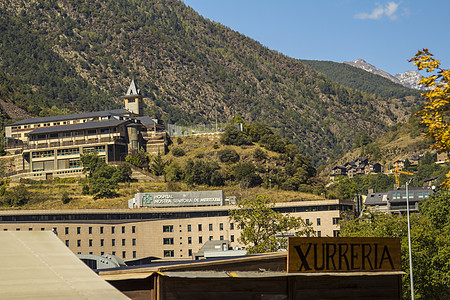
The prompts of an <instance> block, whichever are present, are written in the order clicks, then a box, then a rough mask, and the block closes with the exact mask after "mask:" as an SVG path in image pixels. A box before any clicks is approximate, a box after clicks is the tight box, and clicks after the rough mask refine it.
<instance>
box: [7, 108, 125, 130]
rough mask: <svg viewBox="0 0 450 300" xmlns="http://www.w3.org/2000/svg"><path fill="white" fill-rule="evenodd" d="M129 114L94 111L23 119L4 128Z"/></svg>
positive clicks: (115, 110) (114, 111)
mask: <svg viewBox="0 0 450 300" xmlns="http://www.w3.org/2000/svg"><path fill="white" fill-rule="evenodd" d="M129 113H130V112H129V111H128V110H126V109H123V108H120V109H112V110H103V111H94V112H88V113H79V114H69V115H59V116H50V117H40V118H31V119H24V120H20V121H17V122H14V123H12V124H8V125H6V126H16V125H25V124H33V123H44V122H56V121H65V120H73V119H83V118H93V117H107V116H118V115H119V116H122V115H127V114H129Z"/></svg>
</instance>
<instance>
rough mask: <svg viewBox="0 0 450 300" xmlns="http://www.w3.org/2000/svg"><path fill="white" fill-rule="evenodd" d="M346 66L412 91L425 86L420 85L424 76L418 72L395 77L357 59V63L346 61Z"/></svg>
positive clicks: (400, 74) (409, 72) (407, 72)
mask: <svg viewBox="0 0 450 300" xmlns="http://www.w3.org/2000/svg"><path fill="white" fill-rule="evenodd" d="M343 63H344V64H348V65H350V66H353V67H356V68H360V69H362V70H364V71H367V72H369V73H372V74H376V75H379V76H382V77H384V78H387V79H389V80H391V81H392V82H395V83H398V84H401V85H403V86H405V87H407V88H410V89H416V90H423V89H424V88H423V86H422V85H420V84H419V80H420V78H422V76H421V75H420V74H419V73H418V72H416V71H405V72H403V73H398V74H395V75H391V74H389V73H388V72H385V71H383V70H381V69H379V68H377V67H375V66H374V65H371V64H370V63H368V62H366V61H365V60H364V59H361V58H359V59H357V60H355V61H344V62H343Z"/></svg>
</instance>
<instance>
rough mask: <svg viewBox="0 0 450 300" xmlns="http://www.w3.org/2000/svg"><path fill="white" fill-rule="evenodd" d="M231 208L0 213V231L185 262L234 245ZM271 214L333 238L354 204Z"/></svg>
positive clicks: (87, 250)
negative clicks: (218, 243) (210, 246)
mask: <svg viewBox="0 0 450 300" xmlns="http://www.w3.org/2000/svg"><path fill="white" fill-rule="evenodd" d="M235 208H236V206H233V205H223V206H197V207H171V208H139V209H129V210H123V209H122V210H112V209H98V210H45V211H31V210H28V211H24V210H9V211H0V230H1V231H10V230H12V231H36V230H37V231H46V230H47V231H48V230H53V231H54V232H55V233H57V235H58V237H59V238H60V239H61V241H62V242H63V243H64V244H65V245H66V246H67V247H69V248H70V249H71V250H72V251H73V252H74V253H75V254H94V255H103V254H114V255H116V256H118V257H120V258H122V259H124V260H127V259H133V258H143V257H151V256H152V257H158V258H164V257H165V258H189V257H192V255H193V253H195V252H198V251H199V249H200V248H201V247H202V245H203V244H204V243H205V242H206V241H208V240H224V241H228V242H229V245H230V246H231V247H233V248H236V247H239V248H240V247H243V245H242V244H240V243H239V237H240V228H239V224H235V223H233V221H231V220H230V218H229V210H231V209H235ZM274 209H275V210H276V211H279V212H282V213H289V214H291V215H292V216H295V217H302V218H303V219H304V220H305V221H307V222H308V223H309V224H310V225H312V226H313V228H314V230H315V232H316V236H322V237H325V236H331V237H333V236H338V234H339V224H338V222H339V220H340V219H341V218H342V217H343V215H344V213H346V212H349V211H352V210H353V203H351V202H345V201H341V200H319V201H298V202H284V203H277V204H276V206H275V208H274Z"/></svg>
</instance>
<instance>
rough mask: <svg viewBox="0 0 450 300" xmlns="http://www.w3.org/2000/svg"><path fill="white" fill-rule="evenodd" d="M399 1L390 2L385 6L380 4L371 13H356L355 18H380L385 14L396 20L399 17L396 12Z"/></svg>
mask: <svg viewBox="0 0 450 300" xmlns="http://www.w3.org/2000/svg"><path fill="white" fill-rule="evenodd" d="M398 6H399V3H395V2H388V3H387V4H386V5H385V6H384V7H383V6H381V5H380V4H378V6H377V7H376V8H374V9H373V10H372V12H370V13H360V14H357V15H355V18H357V19H361V20H367V19H371V20H379V19H381V18H382V17H383V16H387V17H389V18H390V19H391V20H395V19H396V18H397V15H396V14H395V13H396V12H397V9H398Z"/></svg>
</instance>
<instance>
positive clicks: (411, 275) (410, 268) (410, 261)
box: [406, 178, 414, 300]
mask: <svg viewBox="0 0 450 300" xmlns="http://www.w3.org/2000/svg"><path fill="white" fill-rule="evenodd" d="M412 180H413V178H411V179H410V180H408V181H407V182H406V215H407V219H408V251H409V278H410V279H411V300H414V279H413V264H412V255H411V225H410V222H409V193H408V185H409V183H410V182H411V181H412Z"/></svg>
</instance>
